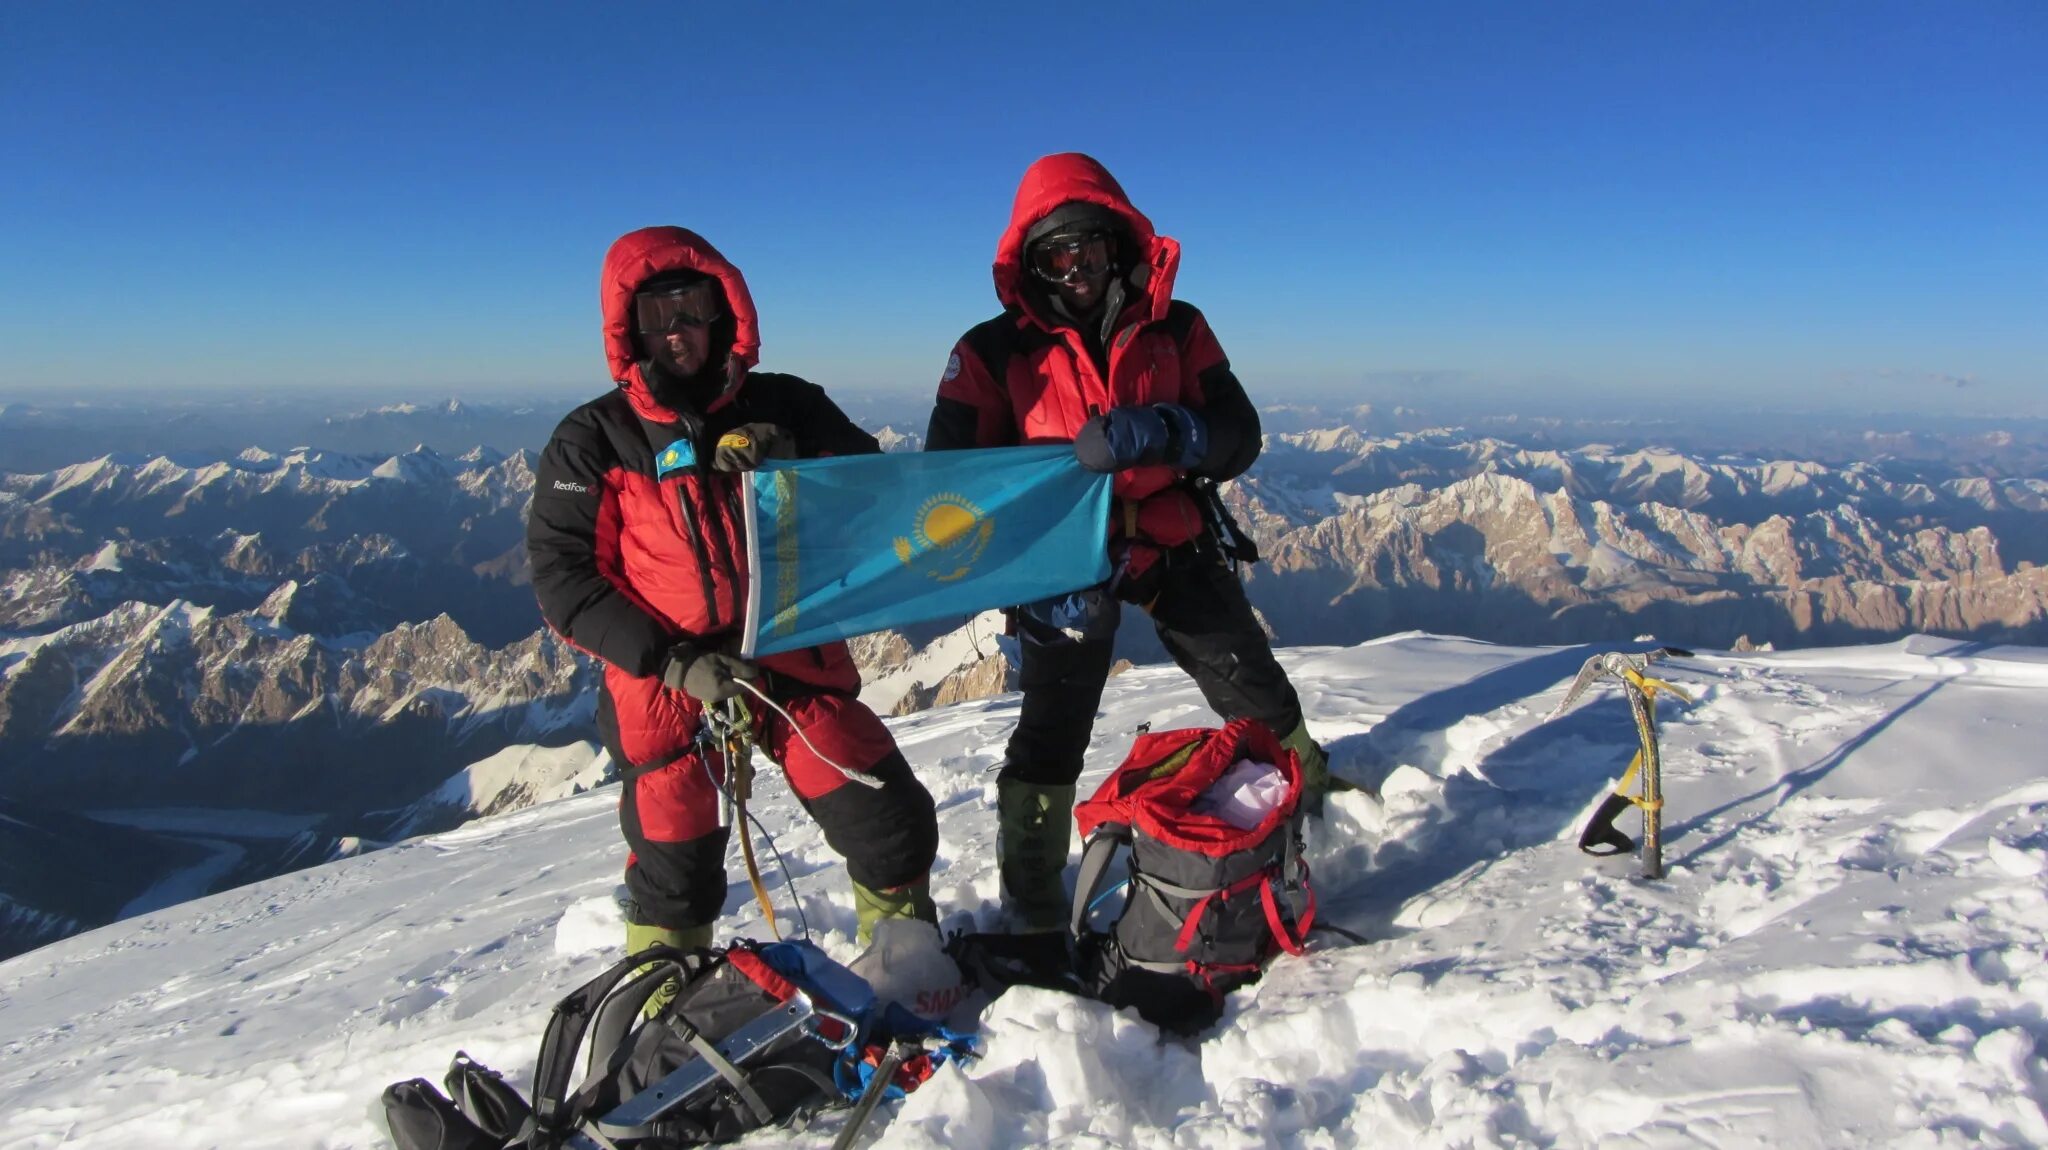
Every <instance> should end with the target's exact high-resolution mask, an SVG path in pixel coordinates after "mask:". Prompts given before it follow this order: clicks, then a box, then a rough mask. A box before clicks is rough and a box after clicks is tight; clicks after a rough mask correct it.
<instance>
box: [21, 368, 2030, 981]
mask: <svg viewBox="0 0 2048 1150" xmlns="http://www.w3.org/2000/svg"><path fill="white" fill-rule="evenodd" d="M463 411H464V409H462V408H461V407H460V406H459V405H451V406H448V407H443V408H438V409H437V408H399V407H393V408H386V409H381V410H379V411H372V412H367V413H362V414H361V415H360V416H358V417H355V418H358V419H360V420H361V421H362V422H361V423H360V424H351V426H369V425H371V424H380V425H386V426H385V431H384V432H380V433H379V434H388V433H390V428H391V426H400V427H406V428H412V429H417V427H418V421H419V420H422V419H427V420H445V419H458V418H462V417H463ZM7 414H8V415H9V416H10V417H18V414H19V413H18V411H17V409H15V408H9V409H8V412H7ZM1365 414H1367V415H1372V413H1365ZM1305 418H1306V416H1305V415H1304V414H1303V413H1301V412H1297V411H1286V410H1279V411H1274V412H1270V413H1268V425H1269V429H1270V433H1269V435H1268V441H1267V447H1266V451H1265V454H1264V455H1263V457H1262V458H1261V459H1260V461H1259V463H1258V465H1257V466H1256V467H1255V468H1254V469H1253V470H1252V472H1251V473H1250V474H1249V475H1247V476H1246V477H1244V478H1243V479H1242V480H1240V481H1239V482H1236V483H1233V484H1230V485H1229V486H1228V487H1227V488H1226V489H1225V502H1226V503H1227V504H1228V505H1229V506H1230V507H1231V508H1232V509H1233V511H1234V512H1235V513H1236V514H1237V515H1238V517H1239V518H1240V519H1241V520H1242V522H1243V523H1244V524H1245V526H1246V527H1247V528H1248V529H1249V530H1250V532H1251V534H1252V535H1253V536H1254V537H1255V538H1256V539H1257V541H1258V542H1259V544H1260V547H1261V549H1262V551H1263V552H1264V555H1265V561H1264V562H1263V563H1261V564H1258V565H1256V566H1253V567H1250V568H1248V569H1247V571H1246V578H1247V585H1248V587H1249V588H1250V591H1251V594H1252V598H1253V602H1254V604H1255V606H1257V607H1258V609H1259V611H1260V613H1261V614H1262V616H1263V617H1264V619H1265V621H1266V623H1267V625H1268V627H1269V628H1270V629H1271V631H1272V632H1273V634H1274V636H1275V639H1276V642H1277V643H1279V644H1281V645H1297V644H1322V643H1352V642H1357V641H1360V640H1363V639H1368V638H1372V637H1375V636H1379V635H1383V634H1387V633H1389V632H1393V631H1402V630H1412V629H1422V630H1430V631H1438V632H1451V633H1457V634H1464V635H1470V636H1474V637H1477V638H1482V639H1489V640H1495V641H1503V642H1513V643H1525V644H1526V643H1564V642H1578V641H1586V640H1593V639H1613V638H1627V637H1633V636H1635V635H1639V634H1651V635H1655V636H1656V637H1657V638H1659V639H1661V640H1663V641H1666V642H1671V643H1677V644H1681V645H1697V646H1702V647H1709V648H1727V647H1738V646H1745V645H1761V644H1765V643H1770V644H1775V645H1778V646H1788V645H1805V644H1815V643H1828V644H1839V643H1848V642H1856V641H1863V640H1872V639H1887V638H1893V637H1896V636H1898V635H1900V634H1904V633H1907V632H1912V631H1932V632H1938V633H1942V634H1948V635H1956V636H1963V637H1972V638H1980V639H1987V640H2000V641H2018V642H2029V643H2040V642H2043V641H2048V567H2044V566H2043V564H2044V563H2048V479H2044V478H2043V477H2042V476H2041V475H2039V474H2036V473H2011V472H2007V471H2003V470H2001V469H2000V468H1998V467H1996V466H1992V465H1990V464H1989V463H1986V462H1985V461H1984V460H1981V459H1980V460H1969V459H1961V460H1956V459H1939V460H1920V461H1911V460H1906V459H1902V458H1898V457H1895V456H1878V457H1874V458H1873V459H1871V460H1869V461H1858V462H1851V463H1848V464H1844V465H1830V464H1824V463H1818V462H1814V461H1811V460H1799V459H1770V458H1757V457H1744V456H1736V455H1730V454H1695V453H1685V452H1679V451H1674V450H1668V449H1657V448H1631V449H1623V448H1620V447H1615V446H1604V445H1590V446H1588V445H1580V446H1575V447H1570V448H1553V447H1532V446H1529V445H1527V444H1525V443H1519V442H1513V441H1510V440H1508V439H1503V438H1498V437H1488V436H1475V435H1472V434H1469V433H1465V432H1461V431H1451V430H1421V431H1397V432H1393V433H1382V432H1377V431H1374V432H1368V431H1366V430H1362V429H1360V428H1358V427H1354V426H1349V425H1346V426H1334V427H1322V428H1297V427H1295V426H1294V425H1295V424H1296V423H1298V422H1301V421H1302V420H1304V419H1305ZM1378 418H1379V417H1378V416H1374V417H1373V418H1372V419H1367V420H1363V421H1362V422H1365V423H1367V424H1368V425H1369V426H1370V425H1372V424H1373V423H1374V422H1375V420H1377V419H1378ZM16 422H17V423H18V422H19V419H18V418H17V419H16ZM5 423H6V421H5V420H0V425H4V424H5ZM869 426H870V427H873V428H875V429H876V431H877V434H878V436H879V437H880V438H881V439H882V440H883V441H884V443H885V445H886V446H888V447H889V448H890V449H891V450H916V449H917V448H918V447H919V446H920V438H921V437H920V436H919V434H918V432H917V431H916V430H912V429H909V428H910V427H911V425H908V424H904V425H897V424H890V425H881V424H873V423H870V424H869ZM541 436H542V438H544V437H545V431H543V432H542V433H541ZM532 458H533V456H532V453H531V452H530V451H528V450H514V451H510V452H506V451H502V450H499V449H497V448H488V447H487V448H473V449H470V450H465V451H462V452H461V453H459V454H447V453H444V452H442V451H439V450H436V449H433V448H430V447H415V448H411V449H408V450H403V451H397V452H385V453H350V452H343V451H335V450H326V449H310V448H307V449H298V450H292V451H282V452H274V451H266V450H260V449H238V450H237V451H235V452H234V453H232V454H229V455H220V456H212V457H208V456H204V455H193V454H149V453H137V454H128V455H107V456H102V457H101V458H98V459H94V460H91V461H88V462H83V463H73V464H68V465H65V466H61V467H55V468H51V469H48V470H42V471H35V472H25V473H12V474H0V794H4V795H5V796H6V798H5V803H4V805H0V954H5V953H10V952H12V951H16V950H20V949H23V948H25V947H27V946H31V945H36V944H38V943H39V942H42V941H48V940H49V939H51V938H55V937H61V936H62V935H64V934H68V933H71V932H74V931H76V930H79V929H83V928H85V927H88V926H91V925H94V924H96V923H99V922H104V921H108V920H109V919H111V918H113V917H116V916H118V915H119V914H121V913H124V912H132V910H133V909H134V908H136V907H139V906H146V905H151V904H152V901H153V900H162V899H167V898H177V897H189V896H190V895H192V894H197V893H204V892H205V891H207V890H213V889H220V888H221V887H223V886H225V885H232V884H234V883H237V882H245V881H249V880H250V879H252V878H257V877H263V876H265V875H269V874H275V873H279V872H281V871H283V870H288V869H291V868H293V867H296V866H301V865H305V864H306V863H307V862H310V861H318V860H321V859H326V858H332V857H337V856H338V855H342V854H347V853H352V852H354V851H357V850H361V849H364V848H365V847H366V846H374V845H376V844H378V843H381V842H387V841H391V840H393V839H395V838H399V837H404V836H405V835H408V834H415V833H419V832H422V831H425V830H433V829H440V828H443V827H446V826H451V825H454V824H456V823H459V822H461V821H463V820H464V819H467V818H472V817H476V816H478V815H481V814H486V813H491V812H494V811H501V810H506V809H514V808H517V807H518V806H521V805H525V804H527V803H530V802H532V801H536V800H537V799H539V798H543V797H549V796H553V795H557V794H566V793H572V792H573V791H574V790H577V789H580V788H586V787H589V786H595V785H598V784H599V783H600V782H602V781H604V780H605V779H606V777H607V774H608V771H609V764H608V763H607V762H606V761H605V759H604V757H603V755H602V754H601V753H600V752H598V751H597V749H596V748H595V746H594V744H593V743H591V742H590V740H591V738H592V736H593V732H592V729H591V723H592V713H593V712H592V707H593V704H594V692H595V684H596V669H595V668H594V667H593V666H592V665H591V664H590V663H589V661H588V660H587V659H586V658H585V657H583V656H581V655H580V654H578V653H576V652H574V651H573V650H571V649H570V648H568V647H567V646H566V645H565V644H564V643H562V642H561V641H560V640H559V639H557V638H555V637H554V636H553V635H552V634H551V633H549V632H547V631H546V629H545V628H543V627H541V625H540V621H539V618H538V614H537V612H536V610H535V608H534V604H533V599H532V595H531V591H530V588H529V587H528V586H527V585H526V583H527V577H526V565H525V551H524V547H523V543H522V535H523V518H524V513H525V506H526V502H527V498H528V489H529V488H530V486H531V483H532ZM1126 624H1127V625H1126V626H1125V627H1124V629H1123V633H1122V634H1121V635H1120V638H1119V643H1120V653H1121V654H1123V655H1124V656H1126V657H1127V658H1131V659H1134V660H1136V661H1139V662H1151V661H1157V660H1159V659H1162V658H1163V657H1164V656H1163V653H1162V652H1161V651H1160V650H1159V649H1158V647H1157V643H1156V640H1154V639H1153V638H1152V636H1151V635H1150V633H1149V632H1150V629H1149V628H1147V627H1145V626H1143V625H1142V620H1141V619H1140V618H1139V617H1138V616H1137V615H1136V613H1135V612H1133V613H1130V614H1129V615H1127V620H1126ZM1001 630H1002V624H1001V618H1000V616H999V615H994V614H990V615H985V616H983V617H981V618H979V619H977V620H975V621H973V622H972V623H971V624H969V625H967V626H964V627H960V628H958V629H952V628H951V627H950V625H948V624H944V623H940V624H935V625H932V626H930V627H927V628H923V629H920V630H919V631H917V632H915V633H910V634H889V633H885V634H882V635H877V636H870V637H867V638H864V639H862V640H860V641H858V642H857V643H856V644H855V650H856V654H857V657H858V658H859V659H860V660H861V662H862V663H863V666H864V668H865V670H866V672H867V677H868V685H867V688H866V690H865V692H864V696H865V697H866V698H868V700H869V701H870V702H871V703H873V704H874V705H875V706H876V707H878V708H879V709H881V710H883V711H885V712H889V713H896V714H903V713H909V712H912V711H915V710H919V709H922V708H925V707H929V706H932V705H936V704H939V703H944V702H950V701H955V700H959V699H965V698H977V697H986V696H988V695H991V694H995V693H999V692H1001V691H1003V690H1006V689H1014V648H1012V647H1011V646H1010V645H1009V643H1008V641H1007V640H1006V639H1004V638H1003V637H1002V636H1001V634H1000V632H1001Z"/></svg>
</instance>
